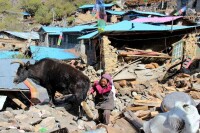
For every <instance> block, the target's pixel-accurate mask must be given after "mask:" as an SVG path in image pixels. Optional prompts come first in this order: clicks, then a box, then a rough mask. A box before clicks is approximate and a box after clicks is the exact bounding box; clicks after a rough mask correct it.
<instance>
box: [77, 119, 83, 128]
mask: <svg viewBox="0 0 200 133" xmlns="http://www.w3.org/2000/svg"><path fill="white" fill-rule="evenodd" d="M77 124H78V129H81V130H84V129H85V128H84V121H83V120H78V122H77Z"/></svg>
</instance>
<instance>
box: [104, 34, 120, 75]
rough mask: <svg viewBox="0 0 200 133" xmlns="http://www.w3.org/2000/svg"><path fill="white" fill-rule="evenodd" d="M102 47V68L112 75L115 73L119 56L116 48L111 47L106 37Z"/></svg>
mask: <svg viewBox="0 0 200 133" xmlns="http://www.w3.org/2000/svg"><path fill="white" fill-rule="evenodd" d="M102 39H103V42H102V45H101V58H102V68H103V69H104V71H105V72H107V73H111V74H112V72H114V71H115V68H116V67H117V54H116V50H117V49H116V48H114V47H113V46H111V45H110V44H111V42H110V41H109V40H108V37H106V36H104V37H103V38H102Z"/></svg>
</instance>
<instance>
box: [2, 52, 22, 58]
mask: <svg viewBox="0 0 200 133" xmlns="http://www.w3.org/2000/svg"><path fill="white" fill-rule="evenodd" d="M17 54H19V52H15V51H0V59H11V58H13V56H14V55H17Z"/></svg>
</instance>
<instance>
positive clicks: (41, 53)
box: [30, 46, 78, 60]
mask: <svg viewBox="0 0 200 133" xmlns="http://www.w3.org/2000/svg"><path fill="white" fill-rule="evenodd" d="M30 49H31V52H32V57H33V59H34V60H41V59H43V58H54V59H60V60H67V59H76V58H78V56H76V55H74V54H73V53H70V52H66V49H60V48H50V47H41V46H30Z"/></svg>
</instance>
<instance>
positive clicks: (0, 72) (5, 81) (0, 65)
mask: <svg viewBox="0 0 200 133" xmlns="http://www.w3.org/2000/svg"><path fill="white" fill-rule="evenodd" d="M16 60H20V61H22V62H27V61H30V62H31V64H34V63H35V61H34V60H30V59H1V60H0V89H1V90H5V89H9V90H11V89H12V90H18V89H22V90H29V89H28V87H27V86H26V85H25V84H24V83H19V84H17V85H15V84H14V83H13V80H14V77H15V75H16V71H17V69H18V67H19V64H18V63H15V64H11V62H12V61H16Z"/></svg>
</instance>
